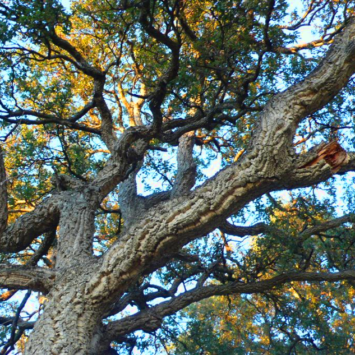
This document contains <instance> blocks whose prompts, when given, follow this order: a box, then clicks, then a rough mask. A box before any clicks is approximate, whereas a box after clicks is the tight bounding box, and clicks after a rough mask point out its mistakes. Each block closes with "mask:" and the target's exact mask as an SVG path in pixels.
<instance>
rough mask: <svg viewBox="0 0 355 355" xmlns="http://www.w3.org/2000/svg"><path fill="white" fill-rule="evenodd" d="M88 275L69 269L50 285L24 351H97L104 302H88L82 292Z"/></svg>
mask: <svg viewBox="0 0 355 355" xmlns="http://www.w3.org/2000/svg"><path fill="white" fill-rule="evenodd" d="M87 270H90V266H88V267H87ZM88 277H89V275H88V274H85V271H84V270H83V269H81V268H80V270H75V269H73V270H72V271H70V272H69V273H67V274H66V275H65V277H63V278H62V279H61V280H60V281H59V282H58V283H57V284H56V286H54V287H53V289H52V290H51V292H50V293H49V294H48V296H47V300H46V301H45V308H44V312H43V314H42V315H41V316H40V319H39V320H38V322H37V323H36V325H35V328H34V330H33V332H32V334H31V337H30V339H29V341H28V343H27V345H26V352H25V353H26V354H27V355H38V354H68V355H69V354H70V355H71V354H72V355H74V354H75V355H79V354H99V352H98V351H97V348H98V347H99V346H100V339H101V332H102V329H101V327H102V325H101V319H102V316H103V312H104V305H95V306H94V305H92V303H91V302H90V295H85V284H86V281H87V279H88ZM100 353H102V352H100Z"/></svg>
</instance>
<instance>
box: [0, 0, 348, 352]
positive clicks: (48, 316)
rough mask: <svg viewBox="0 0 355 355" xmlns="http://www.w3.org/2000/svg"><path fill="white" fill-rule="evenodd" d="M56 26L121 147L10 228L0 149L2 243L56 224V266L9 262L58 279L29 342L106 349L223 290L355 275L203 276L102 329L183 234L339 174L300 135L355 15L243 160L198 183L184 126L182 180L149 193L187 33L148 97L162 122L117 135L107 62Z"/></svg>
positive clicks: (45, 348)
mask: <svg viewBox="0 0 355 355" xmlns="http://www.w3.org/2000/svg"><path fill="white" fill-rule="evenodd" d="M145 4H147V2H145ZM147 16H148V15H147V14H145V15H144V16H142V19H141V20H142V23H143V25H144V26H145V28H146V31H148V32H149V33H152V35H153V37H154V38H157V40H158V41H160V42H162V43H165V42H164V41H166V38H165V37H160V36H159V33H160V32H158V31H157V30H156V29H155V28H153V27H151V25H150V23H149V22H148V21H147ZM53 36H54V37H53V41H55V43H56V44H57V45H58V46H60V47H61V48H63V49H64V50H65V51H67V52H68V53H70V54H71V55H72V56H73V57H74V58H75V60H76V66H77V67H78V68H79V69H80V70H82V71H83V72H85V73H87V74H88V75H90V76H92V77H93V78H95V80H96V81H97V87H96V88H95V90H96V96H95V105H96V106H97V107H98V109H99V112H100V114H101V119H102V127H101V131H102V132H101V133H102V136H103V139H104V141H105V142H106V144H107V146H108V147H109V149H110V150H111V152H112V155H111V157H110V159H109V160H108V162H107V164H106V166H105V167H104V168H103V169H102V170H101V171H100V172H99V173H98V175H97V176H96V177H95V178H94V179H93V180H92V181H91V182H89V183H83V184H79V185H78V186H76V185H75V184H74V185H72V184H69V185H68V186H67V188H68V190H67V191H61V192H57V193H56V194H54V195H53V196H51V197H49V198H48V199H47V200H45V201H44V202H43V203H42V204H40V205H39V206H38V207H36V208H35V210H34V211H33V212H31V213H28V214H25V215H23V216H22V217H20V218H19V219H18V220H17V221H16V222H15V223H14V224H13V225H11V226H9V227H7V228H6V229H5V225H6V220H7V217H6V213H7V210H6V203H4V202H6V184H4V183H3V182H4V181H5V179H6V176H5V170H4V164H3V161H2V158H1V156H0V183H1V185H0V198H1V201H0V202H1V205H0V246H1V250H2V251H5V252H15V251H19V250H23V249H24V248H26V247H27V246H28V245H29V244H30V243H31V242H32V240H33V239H34V238H35V237H37V236H40V235H42V234H43V233H45V232H53V230H55V229H56V227H57V226H58V225H59V231H58V233H59V242H58V252H57V262H56V272H55V273H51V272H47V271H44V270H41V269H38V270H37V269H33V272H32V271H29V272H28V273H23V271H22V270H21V271H20V270H17V269H12V268H7V269H6V268H5V269H3V270H2V271H1V272H0V283H1V285H3V287H8V288H12V287H17V288H19V289H22V288H31V289H35V290H41V291H44V292H47V291H49V293H48V295H47V298H48V301H47V302H46V303H45V309H44V312H43V314H42V315H41V316H40V318H39V320H38V321H37V323H36V325H35V327H34V330H33V333H32V335H31V337H30V339H29V341H28V343H27V345H26V354H28V355H34V354H103V353H105V352H106V351H109V350H108V348H109V343H108V342H109V341H110V340H113V339H114V338H115V336H120V335H126V334H127V333H129V332H131V331H134V330H136V329H143V330H153V329H156V328H157V327H158V326H159V325H160V324H161V320H162V317H164V316H166V315H168V314H172V313H173V312H174V311H176V310H178V309H181V308H182V307H185V306H186V305H188V304H190V303H191V302H196V301H198V300H200V299H203V298H206V297H210V296H212V295H215V294H230V293H250V292H263V291H265V290H267V289H270V288H272V287H275V286H277V285H280V284H283V283H285V282H288V281H291V280H294V281H305V280H309V281H324V280H327V281H337V280H342V279H343V280H348V279H351V280H354V279H355V274H354V272H353V271H344V272H342V273H337V274H316V273H304V272H299V273H288V274H285V275H280V276H277V277H275V278H274V279H271V280H262V281H260V282H257V283H254V284H249V285H240V284H239V283H229V284H227V285H221V286H209V287H203V288H201V289H199V290H197V291H198V292H197V291H194V290H192V291H189V292H187V293H186V294H184V295H182V296H181V297H175V298H174V299H172V300H170V301H167V302H165V303H163V304H161V305H158V306H156V307H155V308H154V311H149V310H148V311H145V312H141V313H140V314H139V315H135V316H132V317H128V318H126V319H124V320H122V321H118V322H115V323H114V324H113V325H112V326H109V327H108V329H109V332H108V337H106V338H105V336H104V335H103V331H104V327H103V325H102V319H103V318H104V316H106V315H107V314H110V312H111V311H112V309H113V308H114V306H115V305H117V300H119V298H120V297H121V296H124V295H125V293H126V292H127V291H128V290H129V289H131V288H133V287H134V286H135V284H136V282H137V280H138V279H139V278H140V277H141V276H142V275H145V274H147V273H148V272H152V271H154V270H156V269H157V268H158V267H160V266H162V265H164V263H166V262H167V261H168V260H171V259H172V258H173V257H174V256H176V255H177V254H178V253H179V250H180V248H181V247H182V246H184V245H185V244H187V243H189V242H190V241H192V240H194V239H197V238H199V237H201V236H203V235H205V234H207V233H209V232H211V231H213V230H214V229H215V228H218V227H220V226H222V225H224V226H225V228H227V227H228V228H230V227H231V226H228V225H227V227H226V225H225V221H226V219H227V218H228V217H230V216H231V215H232V214H234V213H236V212H238V211H239V210H240V209H241V208H243V207H244V206H245V205H246V204H247V203H249V202H250V201H253V200H254V199H255V198H257V197H259V196H261V195H263V194H264V193H267V192H271V191H277V190H283V189H285V188H297V187H304V186H310V185H312V184H316V183H318V182H321V181H325V180H326V179H328V178H329V177H331V176H332V171H331V168H330V167H329V166H328V165H327V164H325V162H319V163H318V164H316V165H314V166H312V167H309V168H299V167H300V166H301V167H302V166H303V165H304V164H303V162H302V163H300V162H298V161H297V157H296V155H295V153H294V150H293V146H292V139H293V136H294V133H295V130H296V128H297V125H298V124H299V123H300V122H301V121H302V119H304V118H305V117H306V116H307V115H309V114H312V113H313V112H315V111H317V110H319V109H320V108H322V107H323V106H324V105H325V104H326V103H328V102H329V101H330V100H331V99H332V98H333V97H334V96H335V95H336V94H337V93H338V92H339V91H340V90H341V88H342V87H344V86H345V85H346V84H347V82H348V80H349V78H350V76H351V75H352V74H353V73H354V72H355V60H354V58H355V21H354V20H351V21H350V22H349V24H348V25H347V27H346V28H345V30H344V31H343V32H342V34H340V35H339V36H338V37H337V38H336V39H335V41H334V44H333V45H332V47H331V50H330V51H329V53H328V54H327V55H326V57H325V59H324V60H323V61H322V63H321V64H320V65H319V66H318V68H317V70H315V71H314V72H313V73H311V74H310V75H309V76H308V77H307V78H306V79H305V80H304V81H303V82H301V83H299V84H297V85H295V86H293V87H291V88H289V89H288V90H286V91H285V92H283V93H281V94H279V95H277V96H276V97H275V98H274V99H272V100H271V101H270V102H269V104H268V105H267V106H266V107H265V109H264V111H263V112H262V113H261V115H260V122H259V127H258V129H257V130H256V132H255V134H254V138H253V141H252V144H251V147H250V149H249V152H248V153H246V154H245V155H244V156H243V157H242V158H241V159H239V160H238V162H236V163H235V164H232V165H231V166H229V167H227V168H225V169H224V170H222V171H220V172H219V173H218V174H217V175H216V176H215V177H214V178H212V179H209V180H208V181H207V182H206V183H204V184H203V185H202V186H199V187H198V188H196V189H195V190H193V191H190V190H191V188H192V187H193V184H194V174H195V172H194V163H193V160H192V140H193V138H192V137H191V136H189V135H186V136H184V137H182V138H181V139H180V147H179V152H180V156H179V158H178V174H177V178H176V183H175V186H174V187H173V189H172V190H171V191H167V192H165V193H162V194H160V195H156V196H152V197H150V198H149V197H148V198H139V197H138V196H136V190H135V173H134V167H135V166H137V162H139V161H140V160H141V159H142V157H143V154H144V152H145V151H146V149H147V147H148V142H149V140H150V139H151V138H152V137H154V134H156V132H157V131H158V130H159V128H161V127H162V122H160V119H161V117H160V116H161V112H160V105H161V104H162V100H163V99H162V97H164V95H165V93H166V86H167V83H168V82H169V81H171V80H173V79H174V77H175V76H176V71H177V70H178V67H176V66H174V63H175V62H174V61H176V60H177V59H176V58H178V52H179V48H178V44H176V43H175V42H172V43H170V42H167V43H166V45H167V46H168V47H169V48H170V49H171V50H172V57H173V58H172V59H173V60H172V67H171V68H170V71H169V72H168V73H167V75H168V79H167V80H165V79H166V78H165V76H163V77H162V78H160V80H159V83H160V84H161V85H160V84H159V85H160V86H161V87H160V89H161V90H160V91H161V92H160V94H161V95H162V96H159V95H160V94H159V95H158V91H159V90H158V91H157V92H155V93H154V94H153V96H152V97H153V99H154V100H152V101H151V104H150V106H151V110H152V112H153V115H154V124H153V125H152V126H151V127H131V128H130V129H127V130H126V132H125V133H124V134H123V135H122V136H121V138H120V139H116V137H115V136H114V132H113V130H112V117H111V115H110V114H109V112H108V109H107V105H106V103H105V102H104V99H103V97H102V90H103V83H104V78H103V73H102V72H100V71H98V70H96V69H95V68H93V67H90V66H89V65H88V64H87V62H85V60H84V59H83V58H82V56H81V55H80V53H79V52H75V50H74V49H73V48H72V46H71V45H70V44H69V43H67V42H66V41H64V40H62V39H61V38H59V37H56V36H55V35H53ZM175 64H176V63H175ZM164 80H165V81H164ZM99 84H100V85H101V86H100V85H99ZM189 127H190V126H189ZM191 127H194V125H191ZM185 128H186V127H185ZM194 128H195V127H194ZM194 128H191V130H193V129H194ZM175 133H176V132H173V133H171V134H172V135H173V134H175ZM0 153H1V151H0ZM312 154H313V153H312ZM310 155H311V154H310ZM306 158H307V157H306ZM302 159H304V158H302ZM138 164H139V163H138ZM350 170H355V155H354V154H349V159H348V161H344V162H342V166H341V167H340V170H339V172H340V173H343V172H346V171H350ZM130 174H131V175H130ZM121 182H124V183H123V186H122V189H121V202H122V209H123V214H124V215H125V218H126V219H127V222H126V229H125V232H124V233H123V235H122V236H121V237H120V238H119V240H118V241H117V243H116V244H114V245H113V246H112V247H111V248H110V249H109V250H108V252H107V253H106V254H105V255H104V256H103V257H102V258H100V259H96V258H95V257H94V256H93V255H92V254H93V253H92V239H93V235H94V212H95V210H96V209H97V208H98V207H99V205H100V203H101V201H102V199H103V198H105V197H106V196H107V194H108V193H110V192H111V191H112V190H113V189H114V188H115V187H116V186H117V184H119V183H121ZM122 199H126V201H123V200H122ZM349 220H350V219H346V220H344V221H349ZM342 221H343V220H342ZM337 223H340V221H337V222H335V223H333V225H339V224H337ZM256 227H257V226H254V228H256ZM328 227H329V225H328V226H323V228H328ZM258 228H259V229H258ZM260 228H261V226H258V227H257V230H262V229H260ZM315 230H322V227H320V226H319V227H318V229H317V227H315ZM248 232H250V230H249V231H246V230H244V231H241V230H240V229H239V233H241V234H243V233H244V235H245V233H248ZM313 232H314V230H313V231H308V233H313ZM237 233H238V231H237ZM304 237H305V238H306V237H307V235H305V236H304ZM16 279H17V280H18V281H17V283H16ZM121 300H122V299H121ZM123 303H124V302H123ZM106 341H107V343H106Z"/></svg>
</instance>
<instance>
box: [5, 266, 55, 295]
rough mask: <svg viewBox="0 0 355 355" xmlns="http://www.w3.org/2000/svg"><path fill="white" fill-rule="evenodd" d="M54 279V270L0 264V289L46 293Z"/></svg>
mask: <svg viewBox="0 0 355 355" xmlns="http://www.w3.org/2000/svg"><path fill="white" fill-rule="evenodd" d="M55 277H56V272H55V271H54V270H49V269H44V268H40V267H28V266H18V265H9V264H0V288H8V289H16V290H33V291H39V292H44V293H47V292H49V290H50V289H51V288H52V286H53V285H54V280H55Z"/></svg>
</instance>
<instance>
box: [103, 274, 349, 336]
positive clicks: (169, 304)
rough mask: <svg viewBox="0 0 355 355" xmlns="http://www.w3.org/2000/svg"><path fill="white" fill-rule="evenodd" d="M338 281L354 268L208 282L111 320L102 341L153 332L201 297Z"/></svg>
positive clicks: (345, 278) (347, 275)
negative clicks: (246, 280)
mask: <svg viewBox="0 0 355 355" xmlns="http://www.w3.org/2000/svg"><path fill="white" fill-rule="evenodd" d="M341 280H355V271H354V270H346V271H341V272H337V273H330V272H320V273H317V272H289V273H285V274H281V275H278V276H275V277H273V278H271V279H268V280H262V281H258V282H252V283H247V284H241V283H240V282H230V283H227V284H225V285H211V286H205V287H197V288H195V289H193V290H191V291H187V292H185V293H183V294H182V295H179V296H177V297H174V298H172V299H171V300H169V301H166V302H163V303H160V304H158V305H157V306H154V307H151V308H149V309H147V310H144V311H142V312H139V313H137V314H134V315H132V316H129V317H125V318H123V319H120V320H117V321H114V322H111V323H109V324H108V325H107V328H106V341H113V340H115V339H117V338H119V337H120V336H122V335H126V334H129V333H131V332H134V331H136V330H144V331H154V330H156V329H158V328H159V327H160V326H161V323H162V320H163V318H164V317H166V316H169V315H172V314H175V313H176V312H177V311H179V310H181V309H183V308H185V307H187V306H188V305H190V304H192V303H195V302H198V301H201V300H203V299H205V298H209V297H212V296H221V295H232V294H252V293H261V292H267V291H270V290H272V289H274V288H275V287H280V286H282V285H284V284H286V283H289V282H293V281H295V282H322V281H326V282H336V281H341Z"/></svg>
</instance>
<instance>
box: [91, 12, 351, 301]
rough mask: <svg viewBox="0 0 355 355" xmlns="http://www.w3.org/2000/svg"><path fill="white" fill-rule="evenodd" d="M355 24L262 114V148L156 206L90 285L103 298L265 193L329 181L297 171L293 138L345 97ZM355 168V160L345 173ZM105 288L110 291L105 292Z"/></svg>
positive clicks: (326, 172)
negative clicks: (185, 193) (319, 111)
mask: <svg viewBox="0 0 355 355" xmlns="http://www.w3.org/2000/svg"><path fill="white" fill-rule="evenodd" d="M354 57H355V20H354V19H352V20H351V21H349V23H348V25H347V27H346V29H345V30H344V31H343V32H342V33H341V34H340V35H339V36H338V37H337V39H336V40H335V42H334V45H333V46H332V48H331V50H330V51H329V52H328V54H327V56H326V59H325V60H324V61H322V62H321V63H320V65H319V67H318V69H317V70H315V71H314V72H313V73H311V74H310V75H309V76H308V77H307V78H306V79H305V81H304V82H302V83H299V84H296V85H295V86H293V87H291V88H290V89H288V90H287V91H285V92H283V93H281V94H279V95H277V96H276V97H275V98H274V99H272V100H271V101H270V102H269V104H268V105H267V106H266V107H265V109H264V110H263V112H262V114H261V121H260V125H259V127H258V130H257V131H256V132H255V139H254V142H255V143H254V145H253V146H252V147H251V148H250V150H249V153H247V154H245V155H244V157H243V158H242V159H240V160H239V161H238V162H236V163H235V164H232V165H231V166H229V167H227V168H225V169H224V170H221V171H220V172H219V173H218V174H217V175H216V176H215V177H213V178H211V179H209V180H208V181H206V182H205V183H204V184H203V185H202V186H200V187H198V188H197V189H195V190H194V191H193V192H192V193H190V194H189V195H188V196H183V197H181V198H176V199H171V200H170V201H165V202H162V203H160V204H159V205H158V206H155V207H153V208H151V209H149V210H148V211H147V212H146V214H145V217H144V221H142V222H138V223H137V224H135V225H134V226H132V227H131V228H130V229H129V230H128V231H127V233H126V234H125V235H123V236H122V237H121V238H120V239H119V241H118V242H117V243H116V244H115V245H114V246H112V247H111V249H110V250H109V251H108V252H107V254H106V255H105V256H104V257H103V261H102V263H101V264H100V265H99V266H98V267H97V268H98V269H97V270H96V271H94V274H93V277H92V279H91V280H90V282H88V284H87V286H86V292H88V293H92V295H93V298H94V299H95V302H96V301H99V300H101V299H106V298H107V297H114V298H116V299H117V297H118V295H119V294H122V293H124V292H125V291H126V290H127V288H128V287H130V286H131V285H132V284H134V283H135V282H136V280H137V279H138V278H139V277H140V276H141V275H144V274H145V273H146V272H147V271H148V270H150V271H152V265H154V268H157V267H159V262H158V263H157V260H161V259H165V260H166V258H169V256H171V257H172V255H174V254H176V252H177V251H178V250H179V249H180V248H181V247H182V246H183V245H185V244H186V243H188V242H190V241H192V240H194V239H196V238H199V237H202V236H203V235H205V234H207V233H210V232H211V231H213V230H214V229H215V228H218V227H219V226H220V225H221V224H222V223H223V222H224V221H225V220H226V219H227V218H228V217H229V216H231V215H232V214H234V213H236V212H237V211H239V210H240V209H241V208H243V207H244V206H245V205H246V204H247V203H249V202H250V201H252V200H254V199H255V198H257V197H259V196H262V195H263V194H264V193H267V192H272V191H277V190H283V189H285V188H291V189H293V188H299V187H304V186H311V185H313V184H316V183H319V182H322V181H325V180H327V179H328V178H329V177H331V176H332V172H331V170H330V168H329V167H325V166H324V165H323V164H317V165H316V166H315V167H312V169H298V168H297V166H295V160H294V151H293V145H292V136H293V133H294V130H295V129H296V126H297V124H298V123H299V122H300V121H301V120H302V119H303V118H304V117H306V116H307V115H308V114H310V113H312V112H314V110H317V109H320V108H321V107H322V106H323V105H325V104H326V103H328V102H329V101H330V100H331V99H332V98H333V97H334V96H335V95H337V94H338V93H339V91H340V89H341V88H342V87H344V86H345V85H346V84H347V82H348V79H349V77H350V76H351V75H352V73H354V72H355V61H354ZM354 169H355V155H352V154H349V162H348V163H347V164H346V165H343V166H342V167H341V169H340V170H339V172H341V173H342V172H346V171H352V170H354ZM102 283H105V286H106V292H105V293H103V292H102V289H103V288H102V287H101V285H102Z"/></svg>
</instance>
